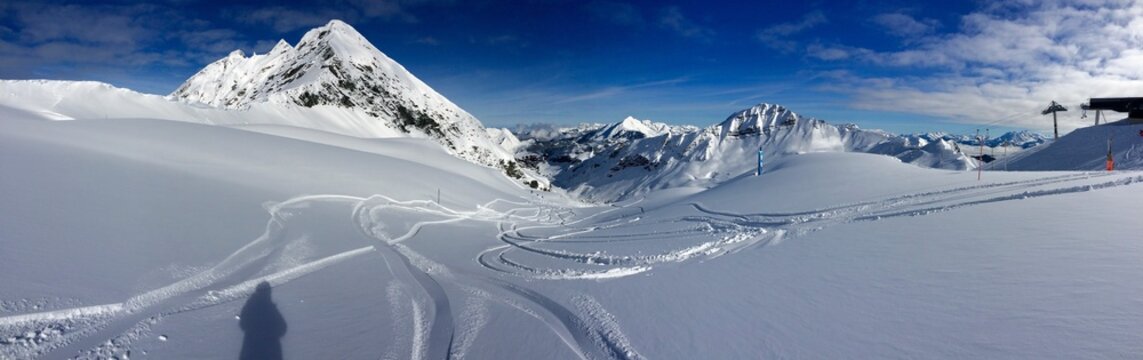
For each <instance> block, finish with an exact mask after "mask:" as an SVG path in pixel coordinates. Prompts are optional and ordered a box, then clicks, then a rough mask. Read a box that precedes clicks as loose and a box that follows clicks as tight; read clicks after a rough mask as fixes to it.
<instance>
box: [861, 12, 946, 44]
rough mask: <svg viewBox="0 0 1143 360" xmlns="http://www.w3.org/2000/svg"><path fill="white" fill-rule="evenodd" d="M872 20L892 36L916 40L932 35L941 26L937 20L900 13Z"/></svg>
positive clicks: (888, 14) (878, 16) (876, 17)
mask: <svg viewBox="0 0 1143 360" xmlns="http://www.w3.org/2000/svg"><path fill="white" fill-rule="evenodd" d="M871 20H872V21H873V23H874V24H876V25H878V26H880V27H881V28H883V29H885V31H886V32H887V33H889V34H890V35H893V36H896V37H900V38H903V39H915V38H918V37H921V36H925V35H929V34H932V33H933V32H934V31H936V29H937V28H939V27H940V26H941V23H940V21H937V20H936V19H917V18H914V17H913V16H911V15H908V14H905V13H899V12H898V13H887V14H880V15H877V16H874V17H873V19H871Z"/></svg>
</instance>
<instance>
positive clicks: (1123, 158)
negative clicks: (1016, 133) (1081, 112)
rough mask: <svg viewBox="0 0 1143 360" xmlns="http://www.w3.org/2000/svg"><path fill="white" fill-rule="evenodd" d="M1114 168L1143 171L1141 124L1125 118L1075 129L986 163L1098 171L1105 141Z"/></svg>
mask: <svg viewBox="0 0 1143 360" xmlns="http://www.w3.org/2000/svg"><path fill="white" fill-rule="evenodd" d="M1109 139H1110V140H1111V142H1110V145H1111V154H1112V157H1113V158H1114V159H1115V168H1116V169H1119V170H1143V123H1141V122H1138V121H1132V120H1128V119H1124V120H1120V121H1116V122H1111V123H1106V124H1102V125H1096V126H1091V127H1085V128H1079V129H1076V130H1075V131H1072V132H1070V133H1068V134H1067V135H1064V136H1061V137H1060V139H1059V140H1056V141H1053V142H1048V143H1047V144H1044V145H1041V146H1037V147H1034V148H1031V149H1029V150H1026V151H1024V152H1021V153H1019V154H1017V155H1014V156H1012V157H1011V158H1009V159H1001V160H999V161H996V162H994V163H992V164H989V166H988V167H987V168H988V169H997V170H1004V169H1007V170H1013V171H1016V170H1102V169H1106V168H1107V150H1108V145H1109V144H1108V140H1109Z"/></svg>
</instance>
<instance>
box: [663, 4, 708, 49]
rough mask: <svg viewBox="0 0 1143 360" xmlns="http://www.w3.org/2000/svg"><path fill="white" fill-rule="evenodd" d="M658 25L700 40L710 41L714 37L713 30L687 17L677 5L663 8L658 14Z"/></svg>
mask: <svg viewBox="0 0 1143 360" xmlns="http://www.w3.org/2000/svg"><path fill="white" fill-rule="evenodd" d="M659 26H661V27H663V28H665V29H668V30H671V31H673V32H675V33H676V34H679V35H680V36H682V37H685V38H691V39H696V40H701V41H710V40H712V39H713V38H714V34H715V33H714V30H713V29H710V28H708V27H705V26H702V25H699V24H698V23H695V22H694V21H693V20H691V19H689V18H687V16H686V15H684V14H683V11H682V10H680V9H679V7H678V6H668V7H666V8H663V10H662V11H661V12H660V14H659Z"/></svg>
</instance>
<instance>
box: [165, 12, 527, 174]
mask: <svg viewBox="0 0 1143 360" xmlns="http://www.w3.org/2000/svg"><path fill="white" fill-rule="evenodd" d="M170 98H172V99H175V100H178V101H182V102H187V103H201V104H206V105H209V106H213V107H218V108H224V109H247V108H249V107H250V106H252V105H255V104H273V105H277V106H287V107H293V106H302V107H307V108H341V109H338V110H332V109H331V110H330V111H349V112H352V113H355V114H358V115H359V116H363V117H366V118H372V119H376V120H375V124H371V126H376V127H378V128H382V129H384V130H386V131H362V132H363V133H405V134H408V135H409V136H413V137H428V138H432V139H435V140H436V141H437V142H438V143H440V144H441V145H442V146H444V147H445V148H446V149H447V150H448V151H449V152H451V153H453V154H456V155H457V156H459V157H461V158H464V159H467V160H470V161H473V162H476V163H480V164H484V165H489V166H497V167H505V168H508V167H511V165H512V163H513V157H512V154H511V153H509V152H508V151H506V150H504V149H502V148H500V147H499V146H497V145H496V143H495V142H494V141H493V139H491V138H490V137H489V134H488V133H487V132H486V131H485V130H484V126H483V125H482V124H481V123H480V121H479V120H477V119H476V118H475V117H473V116H472V115H471V114H469V113H468V112H466V111H464V110H463V109H461V108H460V107H458V106H457V105H456V104H453V103H452V102H451V101H449V100H448V99H446V98H445V97H444V96H442V95H441V94H439V93H437V92H436V91H435V90H433V89H432V88H430V87H429V86H428V85H426V84H425V83H424V82H422V81H421V80H420V79H418V78H417V77H416V76H413V74H411V73H409V71H408V70H406V69H405V67H404V66H401V65H400V64H398V63H397V62H396V61H394V60H393V59H391V58H389V57H388V56H386V55H385V54H384V53H382V52H381V51H380V50H378V49H377V48H376V47H374V46H373V44H371V43H370V42H369V41H368V40H367V39H365V37H364V36H362V35H361V33H359V32H357V30H355V29H354V28H353V27H352V26H349V24H346V23H345V22H342V21H340V20H331V21H330V22H329V23H327V24H326V25H324V26H321V27H318V28H315V29H312V30H310V31H308V32H306V34H305V35H304V36H302V39H301V40H300V41H298V43H297V44H296V45H295V46H290V44H288V43H286V42H285V41H279V42H278V44H277V45H276V46H274V48H273V50H271V51H270V52H269V53H267V54H263V55H253V56H250V57H245V56H243V54H242V52H241V51H236V52H234V53H231V54H230V55H229V56H227V57H225V58H223V59H220V60H218V61H216V62H214V63H212V64H210V65H207V66H206V67H205V68H203V69H202V70H201V71H199V72H198V73H197V74H195V75H194V76H192V77H191V78H190V79H188V80H187V81H186V83H184V84H183V85H182V86H180V87H179V88H178V90H175V92H174V93H172V94H171V95H170ZM510 172H511V171H510Z"/></svg>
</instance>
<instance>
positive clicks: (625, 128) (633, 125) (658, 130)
mask: <svg viewBox="0 0 1143 360" xmlns="http://www.w3.org/2000/svg"><path fill="white" fill-rule="evenodd" d="M670 130H671V126H670V125H667V124H663V123H656V122H652V121H650V120H639V119H636V118H635V117H632V116H628V117H627V118H625V119H623V120H622V121H620V122H617V123H614V124H610V125H607V126H604V127H603V128H601V129H599V131H598V132H596V133H595V135H594V136H592V137H593V138H594V140H599V141H609V140H622V139H642V138H649V137H656V136H659V135H662V134H665V133H668V132H670Z"/></svg>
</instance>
